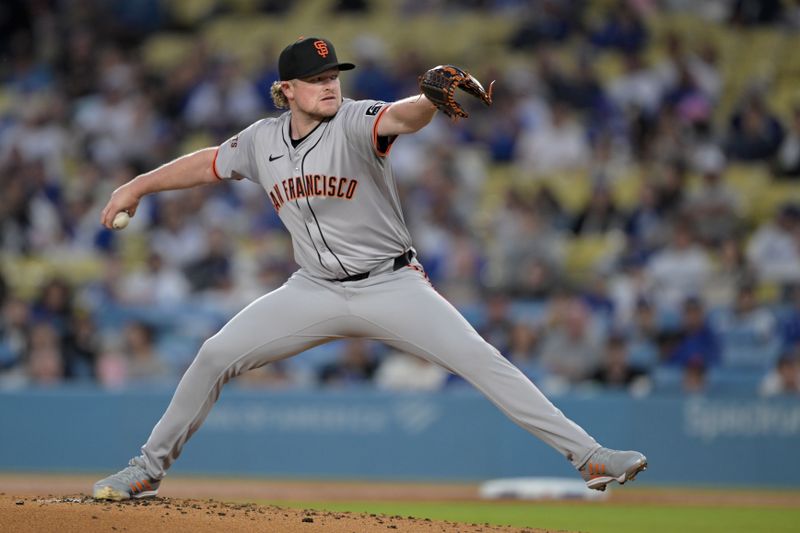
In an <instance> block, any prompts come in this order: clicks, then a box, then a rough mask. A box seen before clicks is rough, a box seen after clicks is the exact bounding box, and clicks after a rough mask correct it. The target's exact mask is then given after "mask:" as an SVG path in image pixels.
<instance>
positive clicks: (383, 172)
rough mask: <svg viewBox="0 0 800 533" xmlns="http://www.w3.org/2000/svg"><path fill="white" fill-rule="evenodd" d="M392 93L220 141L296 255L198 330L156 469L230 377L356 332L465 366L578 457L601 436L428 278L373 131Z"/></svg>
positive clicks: (509, 411) (160, 440)
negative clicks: (271, 286) (296, 128)
mask: <svg viewBox="0 0 800 533" xmlns="http://www.w3.org/2000/svg"><path fill="white" fill-rule="evenodd" d="M389 105H390V104H385V103H383V102H376V101H369V100H367V101H352V100H345V101H344V103H343V104H342V106H341V108H340V109H339V111H338V112H337V113H336V115H335V116H333V117H332V118H330V119H327V120H324V121H323V122H322V123H320V124H319V126H318V127H317V128H316V129H314V130H313V131H312V132H311V133H310V134H309V135H307V136H306V138H304V139H303V140H302V141H301V142H300V143H299V144H297V145H296V146H294V145H293V143H292V140H291V137H290V132H289V124H290V118H291V113H289V112H287V113H284V114H283V115H281V116H280V117H277V118H268V119H264V120H260V121H258V122H256V123H254V124H253V125H251V126H250V127H248V128H247V129H245V130H244V131H242V132H241V133H240V134H239V135H237V136H235V137H233V138H231V139H229V140H228V141H226V142H225V143H223V144H222V145H221V146H220V147H219V149H218V151H217V157H216V158H215V161H214V171H215V173H216V174H217V176H219V177H220V178H223V179H225V178H231V177H233V178H247V179H250V180H252V181H254V182H257V183H259V184H261V186H262V187H263V188H264V190H265V191H266V193H267V195H268V196H269V199H270V201H271V202H272V205H273V206H274V208H275V209H276V210H277V212H278V214H279V216H280V218H281V220H282V221H283V223H284V224H285V225H286V228H287V229H288V230H289V233H290V234H291V236H292V241H293V245H294V253H295V259H296V261H297V263H298V265H300V269H299V270H298V271H297V272H295V273H294V274H293V275H292V276H291V277H290V278H289V280H288V281H287V282H286V283H285V284H284V285H283V286H282V287H280V288H279V289H276V290H275V291H273V292H271V293H269V294H267V295H265V296H262V297H261V298H259V299H257V300H256V301H255V302H253V303H252V304H250V305H249V306H247V307H246V308H245V309H244V310H242V311H241V312H240V313H239V314H237V315H236V316H235V317H233V318H232V319H231V320H230V322H228V323H227V324H226V325H225V326H224V327H223V328H222V329H221V330H220V331H219V332H218V333H217V334H216V335H214V336H213V337H211V338H210V339H209V340H208V341H206V342H205V343H204V344H203V346H202V348H201V349H200V352H199V353H198V355H197V357H196V359H195V360H194V362H193V363H192V365H191V366H190V367H189V369H188V370H187V371H186V374H185V375H184V376H183V378H182V379H181V382H180V384H179V385H178V388H177V390H176V392H175V395H174V397H173V399H172V402H171V403H170V405H169V407H168V408H167V411H166V412H165V414H164V416H163V417H162V418H161V420H160V421H159V422H158V424H157V425H156V426H155V428H154V429H153V432H152V434H151V435H150V438H149V439H148V440H147V442H146V443H145V445H144V446H143V447H142V454H143V458H144V464H145V468H146V471H147V473H148V475H150V476H151V477H152V478H153V479H161V478H162V477H163V476H164V475H165V473H166V470H167V469H168V468H169V466H170V465H171V464H172V463H173V461H174V460H175V459H176V458H177V457H178V455H179V454H180V452H181V449H182V447H183V445H184V444H185V443H186V441H187V440H188V439H189V437H190V436H191V435H192V433H194V432H195V431H196V430H197V429H198V428H199V427H200V425H201V424H202V422H203V420H204V419H205V417H206V416H207V414H208V412H209V411H210V410H211V407H212V406H213V404H214V402H215V401H216V400H217V398H218V397H219V394H220V391H221V389H222V386H223V385H224V384H225V383H226V382H227V381H228V380H230V379H231V378H233V377H234V376H236V375H238V374H240V373H242V372H244V371H247V370H250V369H252V368H256V367H259V366H262V365H265V364H267V363H270V362H272V361H277V360H279V359H282V358H285V357H289V356H292V355H295V354H297V353H299V352H302V351H304V350H306V349H308V348H311V347H313V346H316V345H319V344H322V343H325V342H329V341H332V340H335V339H339V338H342V337H349V336H357V337H365V338H369V339H375V340H379V341H382V342H384V343H386V344H389V345H391V346H393V347H395V348H397V349H400V350H403V351H405V352H408V353H411V354H414V355H417V356H419V357H422V358H424V359H427V360H429V361H432V362H434V363H436V364H439V365H441V366H442V367H444V368H446V369H448V370H450V371H451V372H454V373H456V374H458V375H460V376H462V377H463V378H465V379H466V380H467V381H469V382H470V383H471V384H472V385H474V386H475V387H476V388H478V390H480V391H481V392H482V393H483V394H485V395H486V397H487V398H489V400H491V401H492V402H493V403H494V404H495V405H497V407H498V408H500V409H501V410H502V411H503V412H504V413H505V414H506V415H507V416H508V417H509V418H511V419H512V420H513V421H514V422H516V423H517V424H519V425H520V426H521V427H522V428H524V429H526V430H527V431H529V432H531V433H532V434H534V435H536V436H537V437H539V438H540V439H542V440H543V441H544V442H546V443H547V444H549V445H550V446H552V447H553V448H555V449H556V450H558V451H559V452H560V453H561V454H563V455H564V456H565V457H567V459H568V460H570V461H571V462H572V464H573V465H575V466H576V467H579V466H581V465H582V464H583V463H584V462H585V461H586V460H587V458H588V457H589V456H590V455H591V453H592V452H594V451H595V450H597V449H598V448H599V447H600V446H599V445H598V444H597V442H596V441H595V440H594V439H593V438H592V437H590V436H589V435H588V434H587V433H586V432H585V431H584V430H583V429H581V428H580V427H579V426H578V425H576V424H575V423H574V422H572V421H570V420H569V419H568V418H566V417H565V416H564V415H563V414H562V413H561V411H559V410H558V409H557V408H556V407H555V406H553V404H552V403H550V401H548V400H547V398H545V396H544V395H543V394H542V393H541V392H540V391H539V390H538V389H537V388H536V386H535V385H534V384H533V383H531V381H530V380H528V379H527V378H526V377H525V375H524V374H523V373H522V372H521V371H520V370H518V369H517V368H516V367H515V366H513V365H512V364H511V363H509V362H508V361H507V360H506V359H505V358H504V357H503V356H502V355H501V354H500V353H499V352H498V351H497V350H496V349H494V348H493V347H492V346H491V345H489V344H488V343H487V342H486V341H484V340H483V339H482V338H481V337H480V335H478V333H477V332H476V331H475V329H474V328H473V327H472V326H471V325H470V324H469V323H468V322H467V321H466V320H465V319H464V318H463V317H462V316H461V315H460V314H459V313H458V311H457V310H456V309H455V308H454V307H453V306H452V305H450V304H449V303H448V302H447V301H446V300H445V299H444V298H443V297H442V296H440V295H439V294H438V293H437V292H436V291H435V290H434V289H433V287H432V286H431V285H430V283H429V281H428V279H427V277H426V276H425V273H424V271H423V268H422V265H421V264H420V263H419V262H418V261H417V259H416V258H415V257H414V252H413V249H412V247H411V238H410V236H409V233H408V230H407V228H406V226H405V222H404V220H403V214H402V211H401V208H400V201H399V197H398V193H397V188H396V186H395V182H394V178H393V176H392V171H391V168H390V165H389V161H388V158H387V155H388V152H389V150H390V148H391V143H392V141H393V139H388V138H378V137H377V135H376V131H377V124H378V121H379V120H380V118H381V115H382V113H383V112H384V111H385V110H386V109H387V108H388V107H389Z"/></svg>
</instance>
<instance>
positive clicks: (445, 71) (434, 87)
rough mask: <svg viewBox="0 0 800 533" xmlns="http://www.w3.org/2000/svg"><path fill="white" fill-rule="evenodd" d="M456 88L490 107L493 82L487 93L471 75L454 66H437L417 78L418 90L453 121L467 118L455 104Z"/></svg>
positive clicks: (457, 104)
mask: <svg viewBox="0 0 800 533" xmlns="http://www.w3.org/2000/svg"><path fill="white" fill-rule="evenodd" d="M458 87H461V90H462V91H465V92H466V93H467V94H471V95H472V96H474V97H475V98H478V99H480V100H482V101H483V103H484V104H486V105H487V106H488V105H492V88H493V87H494V82H492V83H490V84H489V90H488V91H487V90H486V89H484V88H483V85H481V82H479V81H478V80H477V79H475V77H474V76H473V75H472V74H470V73H469V72H467V71H465V70H462V69H460V68H458V67H456V66H453V65H439V66H438V67H433V68H432V69H430V70H429V71H428V72H426V73H425V74H423V75H422V76H420V77H419V88H420V90H421V91H422V94H424V95H425V96H426V97H427V98H428V100H430V101H431V103H432V104H433V105H435V106H436V108H437V109H439V111H441V112H442V113H444V114H445V115H447V116H448V117H451V118H453V119H454V120H455V119H458V118H459V117H463V118H467V117H468V116H469V115H468V114H467V112H466V111H464V109H463V108H462V107H461V105H459V103H458V102H456V99H455V92H456V89H457V88H458Z"/></svg>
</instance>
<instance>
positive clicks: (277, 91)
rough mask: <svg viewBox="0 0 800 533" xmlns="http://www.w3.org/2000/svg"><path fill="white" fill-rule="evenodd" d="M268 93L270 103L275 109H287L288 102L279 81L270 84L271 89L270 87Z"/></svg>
mask: <svg viewBox="0 0 800 533" xmlns="http://www.w3.org/2000/svg"><path fill="white" fill-rule="evenodd" d="M269 91H270V94H271V95H272V103H273V104H275V107H277V108H278V109H289V100H287V99H286V95H285V94H283V89H281V82H280V81H274V82H272V87H270V89H269Z"/></svg>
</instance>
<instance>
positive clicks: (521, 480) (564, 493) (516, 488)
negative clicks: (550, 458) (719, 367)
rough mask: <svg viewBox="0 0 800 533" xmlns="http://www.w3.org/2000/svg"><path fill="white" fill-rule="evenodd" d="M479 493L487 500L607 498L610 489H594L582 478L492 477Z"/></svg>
mask: <svg viewBox="0 0 800 533" xmlns="http://www.w3.org/2000/svg"><path fill="white" fill-rule="evenodd" d="M479 493H480V496H481V498H484V499H487V500H498V499H507V500H605V499H606V498H608V496H609V490H606V491H605V492H600V491H597V490H592V489H590V488H589V487H587V486H586V483H584V481H583V480H582V479H571V478H557V477H517V478H503V479H492V480H489V481H486V482H484V483H483V484H482V485H481V486H480V489H479Z"/></svg>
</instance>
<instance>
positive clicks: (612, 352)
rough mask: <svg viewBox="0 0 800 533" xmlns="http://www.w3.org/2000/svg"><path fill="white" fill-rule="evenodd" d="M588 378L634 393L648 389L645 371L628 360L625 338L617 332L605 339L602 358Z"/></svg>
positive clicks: (605, 385) (611, 387) (603, 384)
mask: <svg viewBox="0 0 800 533" xmlns="http://www.w3.org/2000/svg"><path fill="white" fill-rule="evenodd" d="M588 380H589V381H591V382H593V383H597V384H600V385H602V386H603V387H605V388H608V389H618V390H625V391H628V392H631V393H635V394H642V393H646V392H647V390H648V389H649V380H648V378H647V372H646V371H645V369H643V368H640V367H638V366H637V365H635V364H632V363H631V362H630V360H629V356H628V346H627V343H626V339H625V338H624V337H623V336H621V335H618V334H612V335H610V336H609V337H608V339H607V340H606V344H605V349H604V353H603V360H602V362H601V363H600V365H599V366H597V368H596V369H595V370H594V372H593V373H592V374H591V375H590V376H589V378H588Z"/></svg>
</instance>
